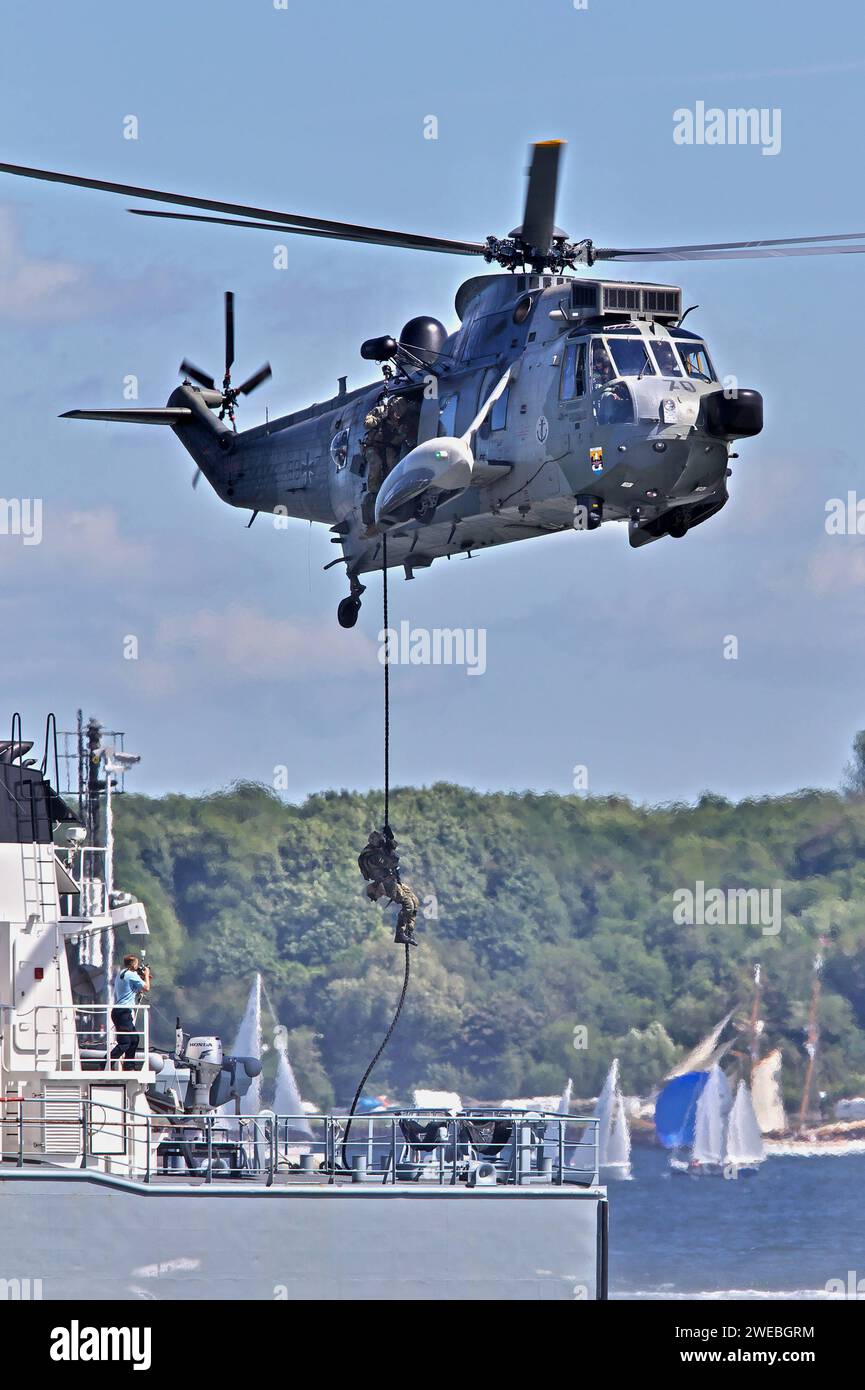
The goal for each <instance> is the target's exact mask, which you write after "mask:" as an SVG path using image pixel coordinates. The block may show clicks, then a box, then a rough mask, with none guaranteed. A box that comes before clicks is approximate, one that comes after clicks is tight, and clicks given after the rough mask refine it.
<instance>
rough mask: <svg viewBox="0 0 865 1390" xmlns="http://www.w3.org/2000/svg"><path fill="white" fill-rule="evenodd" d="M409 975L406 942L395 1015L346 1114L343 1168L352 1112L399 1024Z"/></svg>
mask: <svg viewBox="0 0 865 1390" xmlns="http://www.w3.org/2000/svg"><path fill="white" fill-rule="evenodd" d="M410 973H411V947H410V946H409V944H408V942H406V948H405V975H404V976H403V982H402V990H401V992H400V996H399V1003H398V1004H397V1006H396V1013H395V1014H394V1016H393V1018H392V1019H391V1023H390V1027H389V1028H388V1030H387V1032H386V1033H385V1035H384V1037H383V1038H382V1040H381V1046H380V1047H379V1049H378V1052H377V1053H376V1054H375V1056H374V1057H373V1059H372V1061H371V1062H370V1064H369V1066H368V1067H367V1069H366V1071H365V1072H364V1074H363V1076H362V1077H361V1079H360V1084H359V1085H358V1088H357V1090H356V1091H355V1093H354V1100H353V1101H352V1103H351V1109H350V1110H349V1112H348V1124H347V1125H346V1127H345V1134H344V1135H343V1136H342V1166H343V1168H347V1167H348V1163H347V1162H346V1157H345V1146H346V1144H347V1143H348V1134H349V1130H350V1129H351V1122H352V1120H353V1118H354V1112H355V1110H356V1109H357V1103H358V1101H359V1100H360V1097H361V1092H362V1091H363V1088H364V1086H365V1085H366V1083H367V1081H368V1080H369V1078H370V1076H371V1075H372V1070H373V1067H374V1066H375V1064H376V1062H377V1061H378V1059H379V1057H380V1056H381V1054H382V1053H383V1052H384V1050H385V1048H386V1047H387V1045H388V1043H389V1042H390V1040H391V1037H392V1035H393V1030H394V1029H395V1028H396V1025H397V1024H398V1023H399V1016H400V1014H401V1013H402V1006H403V1004H404V1003H405V996H406V993H407V991H408V981H409V975H410Z"/></svg>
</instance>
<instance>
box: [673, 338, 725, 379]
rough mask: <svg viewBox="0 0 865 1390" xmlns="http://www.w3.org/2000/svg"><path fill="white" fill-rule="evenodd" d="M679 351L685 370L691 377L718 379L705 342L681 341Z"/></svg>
mask: <svg viewBox="0 0 865 1390" xmlns="http://www.w3.org/2000/svg"><path fill="white" fill-rule="evenodd" d="M679 351H680V352H681V354H682V361H683V362H684V364H685V372H686V374H687V375H688V376H689V377H692V378H693V379H694V380H695V381H717V380H718V378H717V377H716V376H715V368H714V367H713V366H712V363H711V362H710V361H709V354H708V352H707V351H706V347H705V344H704V343H680V344H679Z"/></svg>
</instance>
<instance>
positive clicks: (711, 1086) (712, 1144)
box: [692, 1063, 733, 1164]
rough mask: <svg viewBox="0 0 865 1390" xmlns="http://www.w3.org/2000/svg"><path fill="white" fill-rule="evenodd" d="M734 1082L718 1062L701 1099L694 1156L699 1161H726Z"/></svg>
mask: <svg viewBox="0 0 865 1390" xmlns="http://www.w3.org/2000/svg"><path fill="white" fill-rule="evenodd" d="M732 1099H733V1098H732V1095H731V1093H730V1085H729V1082H728V1081H727V1078H726V1076H725V1075H724V1073H723V1072H722V1071H721V1068H720V1067H719V1066H718V1065H717V1063H716V1064H715V1066H713V1067H712V1070H711V1071H710V1072H709V1079H708V1081H707V1082H706V1084H705V1086H704V1087H703V1089H702V1091H701V1092H700V1098H699V1100H698V1101H697V1116H696V1129H695V1134H694V1149H693V1153H692V1158H693V1160H694V1162H695V1163H716V1164H722V1163H723V1162H724V1158H725V1155H726V1148H727V1146H726V1142H725V1141H726V1131H727V1118H728V1116H729V1113H730V1107H731V1104H732Z"/></svg>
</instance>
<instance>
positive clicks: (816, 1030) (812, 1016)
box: [799, 936, 826, 1132]
mask: <svg viewBox="0 0 865 1390" xmlns="http://www.w3.org/2000/svg"><path fill="white" fill-rule="evenodd" d="M825 945H826V941H825V939H824V938H823V937H822V936H821V938H820V950H819V951H818V952H817V954H816V956H815V957H814V980H813V983H812V985H811V1002H810V1004H809V1006H808V1026H807V1030H806V1035H805V1051H806V1052H807V1053H808V1065H807V1066H806V1068H805V1084H804V1086H803V1088H802V1104H801V1105H800V1107H799V1131H800V1132H801V1131H802V1130H803V1129H804V1128H805V1119H806V1116H807V1114H808V1106H809V1104H810V1099H811V1086H812V1084H813V1081H814V1068H815V1065H816V1062H817V1045H818V1043H819V1041H820V1022H819V1015H818V1010H819V1006H820V994H821V991H822V989H823V949H822V948H823V947H824V946H825Z"/></svg>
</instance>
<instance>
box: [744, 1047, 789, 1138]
mask: <svg viewBox="0 0 865 1390" xmlns="http://www.w3.org/2000/svg"><path fill="white" fill-rule="evenodd" d="M780 1078H781V1049H780V1047H776V1048H775V1050H774V1052H769V1053H767V1054H766V1056H765V1057H764V1058H763V1059H762V1060H761V1061H759V1062H756V1063H755V1065H754V1067H753V1069H752V1071H751V1097H752V1099H753V1102H754V1113H755V1114H756V1116H757V1123H758V1125H759V1126H760V1129H761V1131H762V1133H763V1134H775V1133H781V1132H782V1131H783V1130H785V1129H786V1128H787V1116H786V1115H785V1114H784V1102H783V1101H782V1099H781V1079H780Z"/></svg>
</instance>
